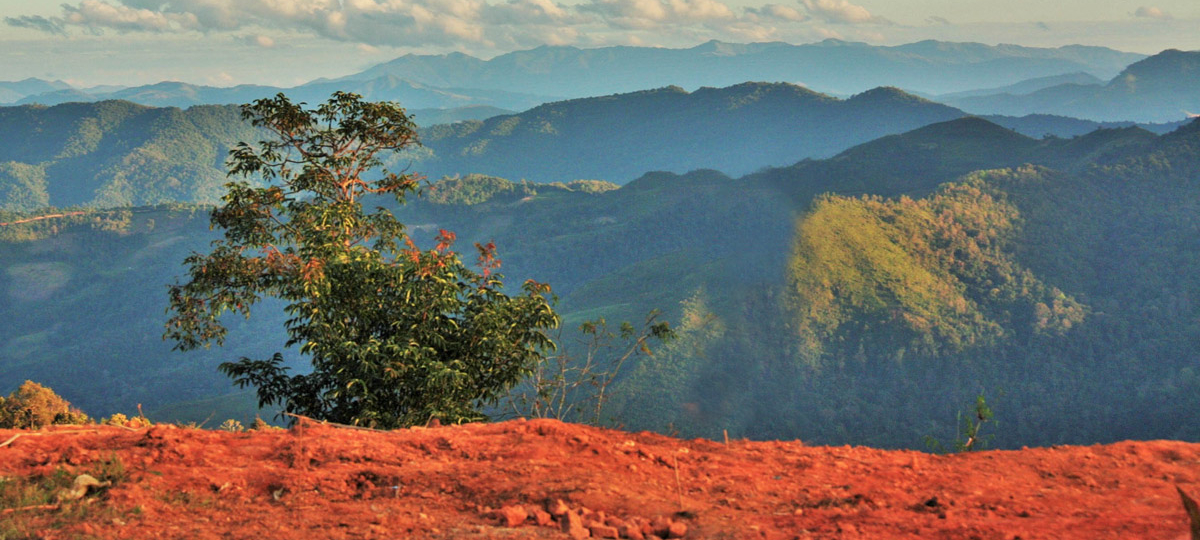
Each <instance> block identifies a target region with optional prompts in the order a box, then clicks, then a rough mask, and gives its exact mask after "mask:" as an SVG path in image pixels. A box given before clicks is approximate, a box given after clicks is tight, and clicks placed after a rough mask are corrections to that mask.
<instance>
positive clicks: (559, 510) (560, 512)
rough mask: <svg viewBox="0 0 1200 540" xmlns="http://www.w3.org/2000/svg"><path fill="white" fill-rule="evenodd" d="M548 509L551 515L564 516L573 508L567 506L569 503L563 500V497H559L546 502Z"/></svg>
mask: <svg viewBox="0 0 1200 540" xmlns="http://www.w3.org/2000/svg"><path fill="white" fill-rule="evenodd" d="M546 511H547V512H549V513H550V515H551V516H554V517H556V518H562V517H563V516H565V515H567V512H570V511H571V508H570V507H569V506H567V503H565V502H563V501H562V499H557V500H555V501H554V502H552V503H550V502H548V503H546Z"/></svg>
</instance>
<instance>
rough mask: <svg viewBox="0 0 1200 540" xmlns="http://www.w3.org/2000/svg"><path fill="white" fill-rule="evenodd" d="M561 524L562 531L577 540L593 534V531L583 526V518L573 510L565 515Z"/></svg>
mask: <svg viewBox="0 0 1200 540" xmlns="http://www.w3.org/2000/svg"><path fill="white" fill-rule="evenodd" d="M559 524H560V525H561V526H562V531H563V532H565V533H567V535H569V536H570V537H571V538H573V539H575V540H579V539H581V538H588V537H590V536H591V535H592V532H591V531H589V530H588V529H587V528H586V527H584V526H583V519H582V518H580V517H579V514H576V513H575V512H574V511H573V510H572V511H568V512H567V513H566V514H565V515H563V518H562V521H561V522H559Z"/></svg>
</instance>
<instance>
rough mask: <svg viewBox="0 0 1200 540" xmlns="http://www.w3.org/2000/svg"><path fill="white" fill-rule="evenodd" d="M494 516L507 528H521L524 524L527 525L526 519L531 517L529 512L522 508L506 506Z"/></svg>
mask: <svg viewBox="0 0 1200 540" xmlns="http://www.w3.org/2000/svg"><path fill="white" fill-rule="evenodd" d="M493 515H494V516H495V517H496V518H498V519H499V520H500V523H501V524H502V525H504V526H505V527H519V526H520V525H521V524H522V523H525V518H527V517H529V512H527V511H526V510H525V508H523V507H520V506H505V507H503V508H501V509H499V510H496V511H495V512H494V513H493Z"/></svg>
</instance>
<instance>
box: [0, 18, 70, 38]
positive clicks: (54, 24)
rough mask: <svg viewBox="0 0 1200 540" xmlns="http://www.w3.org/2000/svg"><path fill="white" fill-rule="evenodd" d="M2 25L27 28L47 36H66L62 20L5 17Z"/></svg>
mask: <svg viewBox="0 0 1200 540" xmlns="http://www.w3.org/2000/svg"><path fill="white" fill-rule="evenodd" d="M4 24H7V25H9V26H14V27H17V28H29V29H32V30H38V31H40V32H45V33H47V34H57V35H60V36H65V35H67V30H66V28H64V27H63V21H62V19H59V18H57V17H53V18H46V17H42V16H40V15H22V16H20V17H5V18H4Z"/></svg>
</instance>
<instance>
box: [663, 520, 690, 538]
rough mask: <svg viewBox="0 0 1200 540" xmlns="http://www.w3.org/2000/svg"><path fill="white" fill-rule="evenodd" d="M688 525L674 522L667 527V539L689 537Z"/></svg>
mask: <svg viewBox="0 0 1200 540" xmlns="http://www.w3.org/2000/svg"><path fill="white" fill-rule="evenodd" d="M687 530H688V527H687V523H684V522H682V521H673V522H671V525H670V526H668V527H667V538H683V537H684V536H686V535H687Z"/></svg>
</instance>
